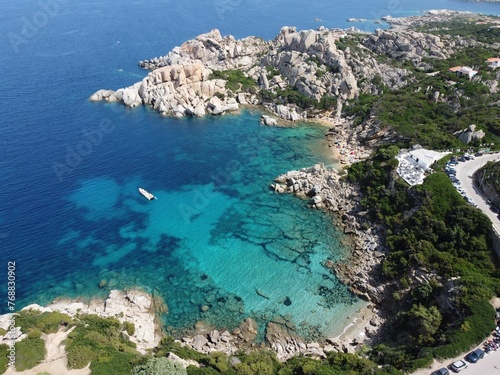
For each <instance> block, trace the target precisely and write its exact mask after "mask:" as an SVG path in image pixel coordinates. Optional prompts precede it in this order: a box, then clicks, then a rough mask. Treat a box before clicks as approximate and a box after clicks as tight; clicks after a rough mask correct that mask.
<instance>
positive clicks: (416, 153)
mask: <svg viewBox="0 0 500 375" xmlns="http://www.w3.org/2000/svg"><path fill="white" fill-rule="evenodd" d="M409 154H410V157H411V158H412V159H413V160H415V162H416V163H417V164H418V165H420V166H421V167H422V169H423V170H424V171H428V170H429V169H430V167H431V165H432V164H434V163H435V162H436V161H438V160H439V159H441V158H442V157H443V156H445V155H446V154H447V153H446V152H437V151H432V150H426V149H425V148H421V147H420V146H419V145H417V146H414V147H413V149H412V150H411V151H410V152H409Z"/></svg>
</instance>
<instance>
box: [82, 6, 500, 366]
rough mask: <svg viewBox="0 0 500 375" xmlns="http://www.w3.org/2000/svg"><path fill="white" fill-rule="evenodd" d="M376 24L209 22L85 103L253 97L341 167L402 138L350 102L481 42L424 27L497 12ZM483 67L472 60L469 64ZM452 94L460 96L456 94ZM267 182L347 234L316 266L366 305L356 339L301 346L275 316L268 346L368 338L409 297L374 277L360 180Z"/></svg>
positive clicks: (491, 86)
mask: <svg viewBox="0 0 500 375" xmlns="http://www.w3.org/2000/svg"><path fill="white" fill-rule="evenodd" d="M383 21H385V22H387V23H389V24H391V28H389V29H386V30H382V29H380V30H376V31H375V32H374V33H365V32H362V31H360V30H357V29H354V28H351V29H348V30H339V29H327V28H324V27H319V28H318V29H316V30H303V31H298V30H296V29H295V28H294V27H289V26H287V27H283V28H282V29H281V30H280V32H279V34H278V35H277V36H276V37H275V38H274V39H273V40H270V41H264V40H262V39H260V38H257V37H248V38H243V39H235V38H234V37H232V36H222V35H221V34H220V32H219V31H218V30H212V31H211V32H209V33H206V34H202V35H200V36H198V37H196V38H195V39H193V40H190V41H187V42H185V43H184V44H182V45H181V46H180V47H176V48H174V49H173V50H172V51H170V52H169V53H167V54H166V55H164V56H160V57H155V58H151V59H149V60H144V61H141V62H140V63H139V65H140V66H141V67H143V68H144V69H147V70H150V72H149V73H148V75H147V76H146V77H145V78H144V79H143V80H142V81H140V82H138V83H136V84H135V85H132V86H130V87H126V88H122V89H119V90H117V91H112V90H99V91H97V92H96V93H95V94H93V95H92V96H91V97H90V100H92V101H105V102H116V101H120V102H122V103H123V104H124V105H126V106H129V107H135V106H138V105H146V106H150V107H152V108H154V109H155V110H157V111H158V112H159V113H161V114H162V115H164V116H174V117H183V116H195V117H202V116H206V115H224V114H226V113H228V112H235V111H237V110H238V109H239V108H240V106H243V105H255V106H259V107H261V108H262V109H264V110H265V111H267V113H268V114H266V115H263V116H262V123H263V124H264V125H267V126H275V125H277V124H278V123H282V124H283V123H284V124H290V123H291V122H294V121H305V120H311V121H317V122H322V123H325V124H326V125H328V130H327V131H326V137H327V139H328V141H329V144H330V146H331V147H332V148H333V149H335V150H336V152H337V154H338V155H339V158H341V161H342V162H343V163H344V164H351V163H353V162H356V161H359V160H364V159H367V158H368V157H369V156H370V153H371V151H372V150H373V149H375V148H376V147H377V146H379V145H381V144H383V143H385V144H387V143H388V142H396V141H407V140H408V137H407V138H405V137H402V136H401V134H396V133H397V132H396V131H395V129H394V128H393V127H389V126H384V124H383V123H382V121H381V120H380V118H379V116H378V113H377V112H376V111H372V109H371V108H361V109H359V108H356V109H355V110H353V111H351V109H352V106H353V102H354V101H356V100H358V99H359V98H362V97H377V96H381V95H382V94H383V93H384V92H390V91H393V90H402V89H404V88H406V87H408V86H410V85H412V84H415V82H418V80H419V79H421V80H422V81H424V79H425V78H426V77H434V76H435V75H436V74H438V73H439V72H437V71H433V68H434V64H433V62H435V61H440V60H447V59H450V58H451V57H452V56H454V55H456V54H457V53H459V52H463V51H469V50H470V49H473V48H478V47H484V46H487V43H486V42H485V41H484V40H481V38H474V37H470V36H461V35H458V34H453V33H433V32H432V31H433V30H437V29H439V27H441V26H442V24H443V23H445V22H456V23H459V24H463V25H468V26H469V25H476V24H477V25H482V24H485V23H486V24H488V25H491V30H493V29H497V28H499V27H500V21H499V20H498V19H497V18H493V17H488V16H483V15H477V14H471V13H459V12H453V11H445V10H439V11H429V12H427V13H426V14H425V15H422V16H415V17H407V18H393V17H390V16H387V17H384V18H383ZM497 47H498V45H496V47H495V48H497ZM495 51H496V50H495ZM482 63H483V61H478V66H479V64H482ZM444 74H449V73H448V72H447V71H445V72H444V73H443V75H444ZM422 77H423V78H422ZM488 77H489V79H488V80H483V81H482V82H481V85H485V86H487V87H488V90H490V92H491V93H496V92H497V91H498V89H497V86H498V74H497V75H496V76H495V75H494V74H490V75H488ZM451 78H452V77H451V75H450V76H444V78H443V80H445V85H444V86H445V87H448V86H454V85H455V84H456V83H454V82H453V81H452V79H451ZM446 80H447V81H446ZM450 82H451V83H450ZM474 83H477V81H476V82H474ZM447 85H448V86H447ZM445 91H446V90H445V89H444V88H443V85H441V84H440V83H439V84H434V85H427V86H419V87H417V88H415V89H414V91H413V93H419V92H425V93H426V94H428V96H429V97H430V98H432V99H431V100H432V102H433V103H445V104H446V105H450V106H451V107H452V108H453V109H454V110H456V108H458V107H459V104H457V103H456V102H458V100H457V101H456V102H453V99H452V98H446V97H444V92H445ZM450 91H451V90H450ZM454 93H456V91H454ZM457 96H458V97H462V98H464V97H465V95H463V94H462V93H461V92H460V93H459V94H457ZM450 97H451V95H450ZM368 103H370V102H368ZM366 106H367V107H369V104H367V105H366ZM356 111H357V112H356ZM270 188H271V189H272V190H273V191H274V192H276V193H277V194H284V193H290V194H294V195H296V196H298V197H300V198H302V199H304V200H306V201H307V203H308V204H309V205H310V206H311V207H312V208H315V209H322V210H326V211H328V212H330V213H331V214H332V216H333V217H334V218H335V222H336V225H337V226H338V227H339V228H340V230H341V231H342V232H343V233H344V234H345V235H346V236H347V237H348V238H349V243H348V244H346V245H348V246H350V248H351V255H350V257H349V259H347V260H346V261H345V262H342V263H337V264H334V263H330V262H326V263H325V267H327V268H330V269H331V270H332V272H335V274H336V275H337V276H338V277H340V278H341V280H342V281H343V282H344V283H346V284H347V285H348V286H349V287H350V288H351V290H352V291H353V292H354V293H356V294H357V295H359V296H360V297H361V298H363V299H365V300H367V301H369V303H370V309H369V311H368V313H367V314H366V316H368V318H366V316H365V317H364V318H363V319H361V320H360V321H361V322H362V326H359V325H357V326H356V328H355V329H356V331H357V333H356V334H355V335H354V336H352V335H351V336H345V337H340V336H339V338H328V339H325V340H324V341H323V342H309V343H306V342H304V341H303V339H301V338H300V337H297V336H296V335H295V334H294V332H293V330H292V329H289V325H290V322H287V321H286V319H285V320H283V319H277V321H272V322H271V323H269V325H268V327H267V330H266V340H267V344H268V346H270V347H271V348H272V349H273V350H274V351H275V352H276V353H277V355H278V358H279V359H281V360H286V359H288V358H290V357H292V356H294V355H297V354H305V355H309V356H313V357H319V358H322V357H324V356H325V355H326V354H325V353H327V352H328V351H341V352H342V351H343V352H348V351H352V350H353V349H354V348H356V347H357V345H358V344H359V343H360V342H362V341H363V340H364V339H366V338H369V339H374V340H373V341H372V342H375V341H376V339H377V338H378V336H377V335H378V334H379V333H380V329H381V328H382V327H383V326H384V324H383V323H384V321H385V314H384V311H380V310H379V309H380V308H381V307H382V306H383V307H384V310H385V309H386V308H387V307H388V305H391V308H389V310H390V311H391V312H390V313H391V314H392V313H394V312H395V311H394V309H393V307H394V306H392V304H393V302H394V298H393V296H397V298H398V299H404V297H407V301H410V300H411V298H413V296H412V295H411V293H412V292H411V288H410V287H405V290H398V293H396V294H394V290H396V289H397V287H396V288H392V286H395V281H394V280H392V281H387V278H386V279H384V278H383V277H381V275H382V272H381V263H382V261H383V260H384V259H386V257H387V254H388V252H389V249H388V248H387V247H386V245H385V243H386V241H385V236H386V228H384V226H383V224H381V223H379V222H375V221H373V218H372V217H370V215H369V213H368V211H367V210H366V209H364V208H363V205H362V204H361V203H362V198H363V196H362V195H363V194H362V192H361V190H360V188H359V186H357V185H355V184H352V183H349V182H347V180H345V179H344V178H343V172H342V171H337V170H333V169H329V168H326V167H325V166H324V165H322V164H317V165H314V166H312V167H308V168H303V169H300V170H296V171H289V172H287V173H285V174H283V175H280V176H278V177H277V178H276V179H275V181H274V183H272V184H271V186H270ZM405 214H407V215H411V214H412V212H411V211H408V212H407V213H405ZM404 281H405V283H408V284H409V285H412V286H415V285H419V284H432V283H434V284H432V285H437V286H439V287H440V288H441V287H442V285H446V288H448V287H449V285H451V284H453V280H452V281H451V282H450V281H449V280H446V278H445V277H441V276H437V275H436V274H435V273H434V272H432V271H430V272H428V271H427V270H425V269H423V270H422V269H419V270H417V271H415V272H413V273H412V274H409V275H407V276H406V278H405V279H404ZM391 283H392V284H393V285H391ZM437 286H436V288H437ZM451 290H452V288H451V287H449V291H451ZM449 291H445V292H449ZM445 292H443V294H445ZM446 298H448V299H446V301H448V302H447V305H446V306H444V307H443V311H447V310H446V309H448V310H452V308H451V307H453V309H454V310H453V311H452V313H450V314H457V309H456V308H454V301H453V300H451V302H450V299H449V296H447V297H446ZM443 300H444V298H443ZM450 306H451V307H450ZM364 313H366V311H365V312H363V313H362V314H361V316H363V314H364ZM407 313H408V312H407ZM454 319H457V318H456V316H455V317H454ZM358 323H359V322H358ZM360 331H361V333H362V335H360V334H359V333H360ZM255 335H256V325H255V322H254V321H252V320H251V319H247V320H245V322H243V323H242V324H241V325H240V326H239V327H238V328H237V329H236V330H234V331H233V332H229V331H223V332H219V331H218V330H215V329H214V328H213V327H206V326H204V325H203V324H201V323H200V324H197V326H195V331H194V333H193V335H191V336H188V337H184V338H182V340H180V341H181V342H182V344H183V345H185V346H188V347H190V348H193V349H195V350H197V351H201V352H204V353H210V352H213V351H222V352H225V353H227V354H232V353H234V352H235V350H236V348H238V347H248V348H255V347H256V345H255V344H254V343H253V340H254V338H255ZM341 336H342V335H341Z"/></svg>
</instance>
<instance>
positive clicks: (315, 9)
mask: <svg viewBox="0 0 500 375" xmlns="http://www.w3.org/2000/svg"><path fill="white" fill-rule="evenodd" d="M43 4H49V5H50V6H49V8H47V7H45V6H44V5H43ZM436 8H451V9H457V10H470V11H477V12H483V13H489V14H498V13H499V11H500V5H499V4H494V3H474V2H473V3H469V2H458V1H452V0H446V1H428V0H426V1H413V0H412V1H405V2H400V1H375V2H371V3H370V4H369V5H367V4H366V2H363V1H361V0H355V1H349V2H338V1H337V2H325V1H308V2H304V1H299V0H294V1H288V2H284V1H275V2H267V1H266V2H264V1H261V0H255V1H248V2H243V1H241V0H233V1H222V0H214V2H212V3H208V5H207V3H206V2H202V1H192V2H189V3H188V4H186V3H184V2H181V1H178V0H166V1H135V2H130V3H124V2H121V1H115V0H113V1H106V2H97V1H96V2H83V1H71V0H64V1H62V0H59V1H56V0H53V1H46V2H44V1H42V2H38V1H34V0H28V1H16V2H9V3H5V4H2V10H3V11H2V13H1V14H0V35H1V36H2V38H1V39H0V47H1V50H2V53H1V54H0V71H1V76H0V77H1V79H0V82H1V88H2V90H0V102H1V103H2V104H1V106H0V124H1V132H0V182H1V184H2V188H1V189H0V246H1V255H0V262H1V264H2V273H1V274H0V275H2V278H4V279H5V285H6V282H7V280H6V273H5V271H4V270H5V269H6V265H7V262H8V261H15V262H16V265H17V308H21V307H22V306H23V305H26V304H28V303H33V302H37V303H42V304H43V303H47V302H49V301H50V300H51V299H53V298H55V297H57V296H61V295H65V296H87V297H90V296H93V295H103V294H105V293H106V292H107V290H109V289H108V288H111V287H116V288H122V287H130V286H141V287H143V288H145V289H146V290H148V291H152V290H153V289H155V290H156V291H157V292H159V293H161V294H162V295H163V297H164V298H165V300H166V301H167V304H168V306H169V314H168V315H167V316H166V324H167V325H169V326H172V327H174V328H182V327H188V326H191V325H192V324H193V323H194V322H196V321H197V320H201V319H203V320H207V321H209V322H212V323H214V324H216V325H219V326H229V327H232V326H234V325H235V324H237V323H238V322H239V321H241V320H242V319H243V318H244V317H246V316H253V317H256V318H257V319H258V321H259V322H265V321H266V320H268V319H269V318H271V317H272V316H273V315H275V314H281V315H285V314H290V315H291V316H292V318H293V319H294V321H295V322H296V323H297V325H299V324H300V323H301V322H304V323H306V324H307V325H312V326H318V327H319V329H320V330H321V331H323V332H333V331H334V330H338V329H341V328H342V323H343V319H344V318H345V317H346V316H347V315H348V314H350V313H351V312H352V311H353V310H355V309H357V308H358V307H359V305H360V302H359V301H358V300H357V299H356V298H354V297H353V296H352V295H351V294H350V293H349V292H348V291H347V290H346V288H345V287H344V286H342V285H341V284H339V282H338V281H337V280H336V279H335V278H334V277H333V276H332V275H331V274H330V273H329V272H328V271H327V270H326V269H325V268H324V267H323V266H322V264H323V263H324V261H325V260H327V259H333V260H334V259H339V258H340V257H342V256H343V255H344V254H345V250H344V249H343V248H342V247H341V246H340V244H339V241H340V238H341V237H340V235H339V234H338V233H337V232H336V230H335V229H334V227H333V226H332V223H331V218H329V217H328V216H326V215H324V214H322V213H320V212H316V211H311V210H309V209H307V207H306V206H305V204H304V202H302V201H300V200H298V199H296V198H293V197H291V196H278V195H275V194H273V193H271V192H270V191H269V190H268V186H269V184H270V183H271V182H272V179H273V178H274V177H275V176H277V175H279V174H281V173H284V172H286V171H287V170H289V169H294V168H301V167H305V166H309V165H312V164H314V163H317V162H325V163H332V160H330V159H329V157H328V155H327V153H326V152H325V147H324V146H325V145H324V143H323V133H324V129H323V128H321V127H319V126H313V125H303V126H298V127H296V128H292V129H280V128H267V127H262V126H260V125H259V121H258V118H259V113H258V112H256V111H244V112H242V113H241V114H240V115H235V116H227V117H223V118H207V119H201V120H200V119H198V120H196V119H185V120H173V119H167V118H162V117H160V116H158V115H157V114H156V113H155V112H153V111H150V110H148V109H145V108H138V109H134V110H128V109H126V108H124V107H122V106H120V105H118V104H112V105H111V104H110V105H107V104H102V103H98V104H95V103H90V102H89V101H88V97H89V95H90V94H92V93H93V92H95V91H96V90H98V89H100V88H113V89H116V88H119V87H125V86H127V85H130V84H132V83H134V82H137V81H139V80H140V79H142V78H143V77H144V76H145V74H146V72H145V71H143V70H141V69H140V68H138V66H137V62H138V61H139V60H141V59H145V58H150V57H153V56H158V55H163V54H165V53H166V52H168V51H169V50H170V49H171V48H173V47H174V46H176V45H180V44H181V43H182V42H183V41H185V40H187V39H189V38H192V37H194V36H196V35H198V34H200V33H203V32H207V31H209V30H210V29H212V28H215V27H217V28H219V29H220V30H221V32H222V33H223V34H228V33H230V34H233V35H235V36H236V37H244V36H247V35H258V36H262V37H264V38H268V39H269V38H272V37H274V36H275V35H276V34H277V33H278V31H279V29H280V28H281V26H283V25H295V26H297V27H298V28H299V29H304V28H316V27H318V26H319V25H325V26H327V27H349V26H353V24H349V23H347V22H346V21H345V20H346V19H347V18H349V17H357V18H368V19H370V22H368V23H367V24H355V26H357V27H361V28H366V29H367V30H371V29H373V28H374V27H375V24H374V23H373V21H374V20H375V19H376V18H379V17H381V16H383V15H387V14H391V15H393V16H403V15H411V14H418V13H419V11H421V10H424V9H436ZM284 9H286V11H285V10H284ZM47 12H49V13H51V14H50V15H49V14H48V13H47ZM315 18H321V19H322V21H321V22H318V21H315ZM30 25H32V26H30ZM37 25H38V26H37ZM99 128H101V130H100V131H96V129H99ZM102 130H105V132H103V131H102ZM74 150H79V151H80V152H81V153H83V154H85V156H84V157H76V156H75V154H74ZM63 166H66V167H63ZM139 186H143V187H146V188H147V189H148V190H150V191H152V192H154V193H155V195H157V196H158V200H157V201H153V202H148V201H146V200H145V199H143V198H142V197H141V196H140V195H139V194H138V192H137V187H139ZM102 279H105V280H107V281H108V287H107V288H105V289H99V288H98V283H99V281H100V280H102ZM2 283H3V282H2V281H1V280H0V285H1V284H2ZM256 289H259V290H260V291H262V292H263V293H265V294H267V295H268V296H269V297H270V298H269V299H265V298H262V297H261V296H259V295H258V294H257V293H256ZM4 290H6V287H5V288H3V289H2V294H1V295H2V296H4V300H6V293H5V292H3V291H4ZM286 297H289V298H290V300H291V301H292V304H291V305H289V306H286V305H285V304H284V303H283V302H284V299H285V298H286ZM202 305H209V306H210V310H209V311H208V312H206V313H202V312H201V311H200V307H201V306H202ZM1 309H2V311H5V310H6V303H5V304H2V305H1ZM333 322H335V323H333Z"/></svg>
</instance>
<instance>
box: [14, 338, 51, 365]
mask: <svg viewBox="0 0 500 375" xmlns="http://www.w3.org/2000/svg"><path fill="white" fill-rule="evenodd" d="M46 354H47V351H46V350H45V341H43V340H42V339H40V338H34V339H30V338H27V339H24V340H22V341H19V342H17V343H16V370H17V371H24V370H28V369H30V368H33V367H35V366H36V365H37V364H38V363H39V362H40V361H42V360H43V359H44V358H45V355H46Z"/></svg>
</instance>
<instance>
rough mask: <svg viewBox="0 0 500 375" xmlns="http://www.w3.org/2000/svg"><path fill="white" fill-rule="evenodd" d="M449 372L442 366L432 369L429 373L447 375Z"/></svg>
mask: <svg viewBox="0 0 500 375" xmlns="http://www.w3.org/2000/svg"><path fill="white" fill-rule="evenodd" d="M449 374H450V372H449V371H448V369H447V368H445V367H443V368H440V369H439V370H436V371H434V372H433V373H432V374H431V375H449Z"/></svg>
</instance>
